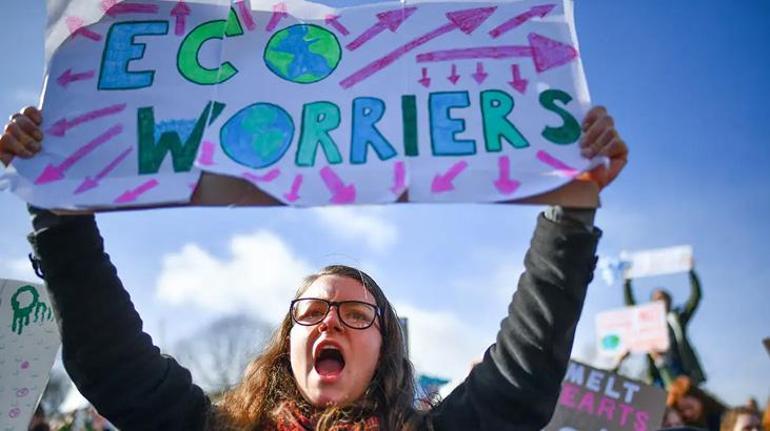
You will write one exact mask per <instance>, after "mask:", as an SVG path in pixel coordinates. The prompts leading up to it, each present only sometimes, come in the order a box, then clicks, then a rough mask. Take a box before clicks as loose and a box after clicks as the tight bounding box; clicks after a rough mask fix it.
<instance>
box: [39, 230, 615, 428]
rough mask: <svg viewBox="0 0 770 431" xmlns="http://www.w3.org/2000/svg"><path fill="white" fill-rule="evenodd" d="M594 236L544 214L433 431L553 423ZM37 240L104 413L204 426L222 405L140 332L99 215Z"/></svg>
mask: <svg viewBox="0 0 770 431" xmlns="http://www.w3.org/2000/svg"><path fill="white" fill-rule="evenodd" d="M599 236H600V231H599V230H598V229H593V232H589V231H588V230H587V229H586V227H585V226H583V225H581V224H579V223H570V222H569V221H560V222H554V221H551V220H548V219H546V218H545V217H544V216H542V215H541V216H540V218H539V220H538V223H537V229H536V230H535V234H534V237H533V239H532V243H531V246H530V249H529V251H528V252H527V255H526V258H525V262H524V263H525V269H526V272H525V273H524V274H523V275H522V276H521V279H520V280H519V287H518V289H517V291H516V293H515V294H514V296H513V301H512V302H511V304H510V307H509V309H508V316H507V317H506V318H505V319H503V321H502V323H501V327H500V331H499V333H498V335H497V341H496V343H495V344H493V345H492V346H491V347H490V348H489V349H488V350H487V352H486V354H485V355H484V359H483V361H482V362H481V363H480V364H478V365H477V366H475V367H474V368H473V370H472V371H471V373H470V375H469V376H468V378H467V379H466V380H465V382H464V383H462V384H461V385H460V386H458V387H457V388H456V389H455V390H454V391H453V392H452V393H451V394H450V395H449V396H448V397H447V398H446V399H444V400H443V401H442V402H441V403H440V404H438V405H437V406H436V407H435V408H434V409H433V411H432V412H431V420H432V422H433V424H434V427H435V429H436V430H438V431H452V430H458V431H460V430H462V431H469V430H489V431H505V430H539V429H541V428H542V427H543V426H544V425H545V424H546V423H547V422H548V420H549V419H550V417H551V414H552V413H553V409H554V406H555V404H556V400H557V397H558V394H559V390H560V385H561V380H562V377H563V376H564V373H565V370H566V366H567V362H568V360H569V356H570V351H571V349H572V342H573V338H574V333H575V326H576V325H577V321H578V318H579V317H580V311H581V309H582V306H583V299H584V298H585V293H586V287H587V286H588V283H589V282H590V281H591V278H592V276H593V270H594V266H595V264H596V258H595V251H596V244H597V241H598V239H599ZM32 242H33V246H34V247H35V249H36V253H37V255H38V257H39V259H40V261H39V262H40V265H41V269H42V270H43V272H44V274H45V279H46V283H47V285H48V288H49V290H50V293H51V298H52V302H53V303H54V305H55V308H56V310H57V318H58V322H59V326H60V330H61V335H62V343H63V350H62V356H63V360H64V365H65V367H66V369H67V371H68V373H69V374H70V376H71V377H72V379H73V381H74V382H75V384H76V385H77V387H78V390H80V392H81V393H82V394H83V395H84V396H85V397H86V398H87V399H88V400H89V401H91V403H92V404H93V405H94V406H95V407H96V408H97V410H98V411H99V413H101V414H102V415H103V416H105V417H106V418H107V419H109V420H110V421H111V422H112V423H114V424H115V425H116V426H118V427H119V428H120V429H121V430H124V431H131V430H161V429H163V430H169V429H178V430H201V429H203V426H204V423H205V418H206V417H207V414H208V411H209V409H211V408H216V407H215V406H212V404H211V402H210V401H209V399H208V397H207V396H206V394H205V393H204V392H203V391H202V390H201V389H200V388H199V387H198V386H196V385H195V384H194V383H193V382H192V379H191V376H190V373H189V371H188V370H187V369H185V368H184V367H182V366H181V365H179V364H178V363H177V362H176V361H175V360H174V359H173V358H170V357H168V356H164V355H162V354H161V353H160V350H159V349H158V348H157V347H156V346H155V345H153V342H152V339H151V338H150V336H149V335H147V334H146V333H144V332H143V331H142V321H141V319H140V317H139V315H138V314H137V312H136V311H135V309H134V306H133V304H132V303H131V300H130V298H129V295H128V292H126V290H125V289H124V288H123V286H122V284H121V282H120V280H119V279H118V276H117V272H116V270H115V268H114V267H113V266H112V264H111V263H110V261H109V256H108V255H107V254H105V253H104V250H103V245H102V239H101V237H100V236H99V232H98V230H97V227H96V223H95V221H94V219H93V217H88V216H79V217H67V218H66V221H65V222H64V223H59V224H58V225H56V226H53V227H51V228H49V229H45V230H43V231H42V232H38V233H37V234H36V235H35V236H33V238H32Z"/></svg>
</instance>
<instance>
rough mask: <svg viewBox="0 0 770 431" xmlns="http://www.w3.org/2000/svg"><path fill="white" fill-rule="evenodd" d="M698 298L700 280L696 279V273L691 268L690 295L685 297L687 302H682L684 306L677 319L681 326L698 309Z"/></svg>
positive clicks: (699, 297) (699, 296)
mask: <svg viewBox="0 0 770 431" xmlns="http://www.w3.org/2000/svg"><path fill="white" fill-rule="evenodd" d="M700 300H701V288H700V280H699V279H698V274H696V273H695V270H694V269H693V270H690V297H689V298H687V302H686V303H685V304H684V307H683V308H682V311H681V313H680V314H679V320H680V321H681V322H682V326H685V325H687V323H688V322H689V321H690V319H691V318H692V316H693V314H695V310H697V309H698V305H699V304H700Z"/></svg>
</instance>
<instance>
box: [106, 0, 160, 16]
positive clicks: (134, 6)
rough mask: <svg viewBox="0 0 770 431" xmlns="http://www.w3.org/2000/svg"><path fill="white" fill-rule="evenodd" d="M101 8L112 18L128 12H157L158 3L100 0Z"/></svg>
mask: <svg viewBox="0 0 770 431" xmlns="http://www.w3.org/2000/svg"><path fill="white" fill-rule="evenodd" d="M102 9H104V11H105V13H106V14H107V15H109V16H111V17H113V18H115V17H116V16H118V15H125V14H130V13H148V14H153V13H158V5H154V4H146V3H129V2H122V3H115V1H114V0H102Z"/></svg>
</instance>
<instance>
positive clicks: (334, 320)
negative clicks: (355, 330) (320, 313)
mask: <svg viewBox="0 0 770 431" xmlns="http://www.w3.org/2000/svg"><path fill="white" fill-rule="evenodd" d="M318 326H319V328H318V329H319V330H322V331H324V330H329V329H337V330H341V329H343V325H342V321H341V320H340V314H339V308H337V306H331V307H330V308H329V312H328V313H326V317H324V319H323V320H322V321H321V323H320V324H319V325H318Z"/></svg>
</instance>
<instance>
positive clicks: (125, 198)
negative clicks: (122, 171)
mask: <svg viewBox="0 0 770 431" xmlns="http://www.w3.org/2000/svg"><path fill="white" fill-rule="evenodd" d="M157 186H158V180H156V179H152V180H149V181H146V182H144V183H142V184H141V185H140V186H139V187H137V188H135V189H132V190H127V191H126V192H125V193H123V194H122V195H120V196H118V197H117V198H116V199H115V203H116V204H127V203H131V202H135V201H136V200H137V199H139V197H141V196H142V195H143V194H145V193H147V192H149V191H150V190H152V189H154V188H155V187H157Z"/></svg>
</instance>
